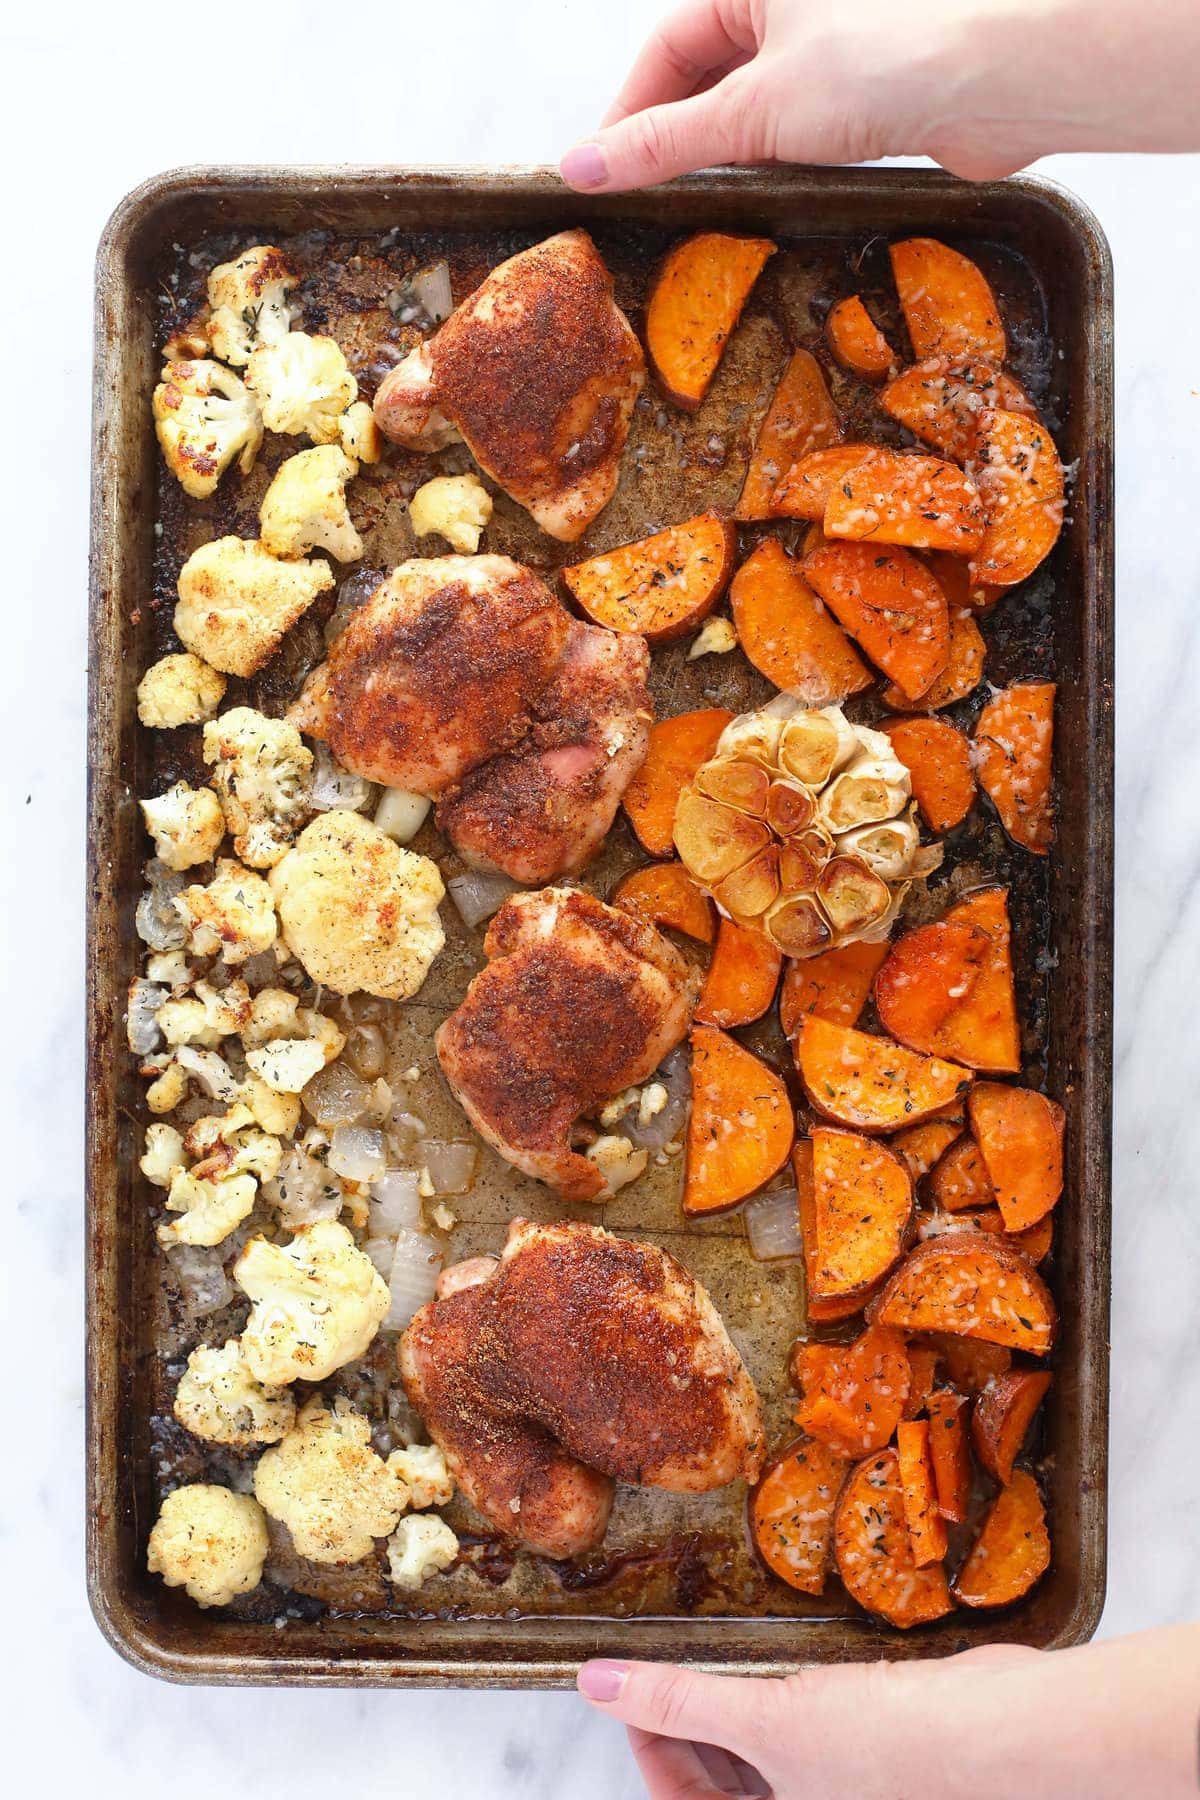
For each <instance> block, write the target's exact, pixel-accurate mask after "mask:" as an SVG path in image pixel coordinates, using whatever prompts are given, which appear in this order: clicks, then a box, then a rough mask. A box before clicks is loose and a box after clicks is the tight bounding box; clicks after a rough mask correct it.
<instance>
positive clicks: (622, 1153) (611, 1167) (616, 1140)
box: [584, 1133, 650, 1200]
mask: <svg viewBox="0 0 1200 1800" xmlns="http://www.w3.org/2000/svg"><path fill="white" fill-rule="evenodd" d="M584 1154H585V1155H586V1156H587V1158H588V1161H589V1162H594V1163H595V1165H596V1167H597V1168H598V1169H599V1171H600V1173H601V1174H602V1175H603V1177H604V1187H603V1188H602V1189H601V1191H600V1193H599V1194H598V1195H597V1199H600V1200H607V1199H608V1198H609V1197H610V1195H612V1194H615V1193H618V1192H619V1191H620V1189H621V1188H623V1187H628V1186H629V1183H630V1182H631V1181H636V1180H637V1178H638V1176H639V1175H641V1174H642V1172H643V1171H644V1169H645V1167H646V1164H647V1163H648V1162H649V1160H650V1152H649V1151H648V1150H640V1149H635V1148H634V1146H633V1145H632V1144H631V1143H630V1141H629V1139H628V1138H627V1137H619V1136H616V1135H615V1134H613V1135H610V1134H609V1133H605V1135H604V1136H603V1137H598V1138H597V1139H596V1141H595V1143H594V1144H590V1145H589V1146H588V1148H587V1150H586V1151H585V1152H584Z"/></svg>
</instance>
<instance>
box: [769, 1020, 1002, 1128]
mask: <svg viewBox="0 0 1200 1800" xmlns="http://www.w3.org/2000/svg"><path fill="white" fill-rule="evenodd" d="M792 1053H793V1055H794V1056H795V1058H796V1067H797V1069H798V1070H799V1072H800V1079H801V1081H802V1082H803V1083H804V1089H805V1092H806V1093H807V1095H808V1097H809V1099H810V1100H811V1101H812V1104H813V1106H814V1107H815V1108H816V1109H817V1111H818V1112H819V1113H821V1114H823V1116H824V1117H825V1118H827V1119H833V1120H836V1122H837V1123H838V1124H839V1125H848V1126H849V1127H850V1129H851V1130H852V1131H865V1132H881V1131H895V1130H897V1129H898V1128H899V1127H900V1126H902V1125H915V1124H917V1123H918V1122H919V1121H920V1120H921V1119H923V1118H927V1117H928V1116H929V1114H930V1113H934V1112H938V1111H940V1109H941V1108H942V1107H943V1106H948V1105H949V1104H950V1102H951V1101H953V1100H957V1099H958V1098H959V1096H960V1095H962V1094H964V1093H965V1092H966V1089H967V1087H968V1085H969V1084H970V1080H971V1075H970V1071H969V1070H967V1069H963V1068H960V1067H959V1066H958V1064H956V1063H949V1062H942V1061H941V1060H940V1059H939V1058H937V1057H933V1056H917V1055H915V1054H914V1052H913V1051H911V1050H905V1049H904V1048H903V1047H902V1046H901V1045H900V1044H897V1043H893V1041H892V1040H891V1038H882V1037H873V1036H871V1035H870V1034H868V1033H867V1032H865V1031H851V1030H850V1029H849V1028H848V1027H846V1026H844V1025H833V1024H831V1023H830V1022H829V1020H828V1019H818V1018H815V1017H814V1016H813V1015H812V1014H811V1013H810V1014H808V1015H807V1016H806V1017H804V1018H802V1019H801V1020H800V1023H799V1025H798V1026H797V1028H796V1035H795V1037H794V1038H793V1040H792Z"/></svg>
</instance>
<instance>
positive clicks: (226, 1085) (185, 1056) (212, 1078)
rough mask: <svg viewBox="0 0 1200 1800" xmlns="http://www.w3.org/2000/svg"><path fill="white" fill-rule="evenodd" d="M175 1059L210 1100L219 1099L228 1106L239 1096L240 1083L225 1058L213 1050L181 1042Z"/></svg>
mask: <svg viewBox="0 0 1200 1800" xmlns="http://www.w3.org/2000/svg"><path fill="white" fill-rule="evenodd" d="M175 1061H176V1062H177V1063H178V1064H179V1066H180V1068H181V1069H182V1070H183V1071H184V1073H185V1074H186V1075H187V1076H188V1077H189V1078H190V1079H191V1080H193V1081H194V1082H195V1083H196V1086H197V1087H198V1088H200V1090H201V1092H202V1093H205V1094H207V1095H208V1097H209V1099H210V1100H219V1101H220V1102H221V1104H222V1105H223V1106H228V1105H231V1104H232V1103H233V1101H235V1100H236V1099H237V1098H238V1097H239V1094H240V1091H241V1083H240V1082H239V1081H238V1080H237V1077H236V1076H235V1075H234V1073H233V1070H232V1069H231V1068H230V1067H229V1064H228V1063H227V1062H226V1061H225V1058H224V1057H223V1056H218V1055H217V1053H216V1051H215V1050H197V1049H196V1048H195V1046H194V1045H192V1044H181V1045H180V1046H179V1049H178V1050H177V1051H176V1052H175Z"/></svg>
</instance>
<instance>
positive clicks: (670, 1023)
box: [435, 888, 698, 1200]
mask: <svg viewBox="0 0 1200 1800" xmlns="http://www.w3.org/2000/svg"><path fill="white" fill-rule="evenodd" d="M484 950H485V951H486V953H487V955H488V957H489V959H490V960H489V962H488V966H487V967H486V968H485V969H482V970H481V971H480V973H479V974H478V975H477V976H476V977H475V979H474V981H472V983H471V985H470V987H469V988H468V989H467V992H466V995H465V997H464V999H463V1001H462V1004H461V1005H460V1006H459V1007H458V1008H457V1009H456V1010H455V1011H454V1012H453V1013H451V1015H450V1017H449V1018H448V1019H447V1020H446V1021H445V1023H444V1024H443V1025H442V1026H441V1027H440V1028H439V1030H438V1033H437V1037H436V1039H435V1042H436V1045H437V1054H438V1061H439V1062H440V1063H441V1066H442V1071H443V1073H444V1074H445V1077H446V1079H447V1081H448V1082H449V1083H450V1086H451V1088H452V1089H453V1090H454V1093H455V1094H456V1095H457V1097H458V1099H459V1101H460V1102H461V1104H462V1107H463V1109H464V1111H465V1112H466V1114H467V1117H468V1118H469V1119H470V1121H471V1123H472V1124H473V1125H474V1126H475V1129H476V1130H477V1131H478V1132H479V1133H480V1134H481V1136H483V1137H484V1138H486V1139H487V1141H488V1143H489V1144H491V1145H493V1146H494V1148H495V1149H497V1150H498V1151H499V1152H500V1154H501V1156H503V1157H505V1158H506V1159H507V1160H508V1161H509V1162H510V1163H512V1164H513V1166H514V1167H515V1168H518V1169H521V1170H523V1171H524V1173H525V1174H527V1175H533V1176H536V1178H537V1179H538V1180H539V1181H544V1182H547V1183H548V1184H549V1185H550V1186H551V1187H554V1188H556V1189H557V1190H558V1192H559V1193H560V1194H561V1195H562V1196H563V1198H564V1199H567V1200H593V1199H595V1198H596V1197H597V1196H598V1195H599V1194H600V1193H601V1192H602V1190H603V1187H604V1177H603V1175H602V1174H601V1172H600V1170H599V1169H598V1168H597V1167H596V1165H595V1163H593V1162H591V1161H589V1159H588V1158H587V1157H586V1156H581V1155H579V1154H578V1153H577V1152H576V1151H575V1150H573V1149H572V1148H571V1128H572V1126H573V1125H574V1123H575V1121H576V1120H577V1119H578V1118H580V1117H581V1116H582V1115H583V1114H585V1113H588V1112H591V1111H594V1110H596V1109H597V1108H598V1107H599V1106H600V1105H601V1104H602V1103H603V1102H604V1101H605V1100H608V1099H611V1098H612V1096H613V1095H614V1094H617V1093H619V1092H620V1091H621V1090H622V1089H623V1088H627V1087H630V1086H632V1085H634V1084H635V1083H637V1082H639V1081H643V1080H645V1078H646V1076H647V1075H649V1074H650V1073H651V1072H652V1071H653V1070H654V1069H656V1068H657V1067H658V1065H659V1063H660V1062H661V1061H662V1060H663V1058H664V1056H666V1055H667V1054H668V1052H669V1051H671V1050H673V1049H674V1048H675V1046H676V1044H678V1043H679V1042H680V1040H681V1039H682V1038H683V1036H684V1033H685V1032H686V1031H687V1028H688V1024H689V1022H690V1019H691V1013H692V1007H693V1006H694V1004H695V1000H696V994H697V990H698V977H697V976H696V975H695V973H694V972H693V971H692V970H691V969H690V968H689V967H688V965H687V963H686V962H685V961H684V959H683V957H682V956H680V954H679V952H678V951H677V950H676V949H675V948H674V946H673V945H671V944H669V943H668V942H667V940H666V939H665V938H664V937H663V936H662V935H661V934H660V933H659V932H657V931H656V930H655V929H654V927H653V926H652V925H648V924H646V923H644V922H643V921H642V920H640V919H636V918H634V917H633V916H632V915H630V914H629V913H624V912H620V911H618V910H617V909H616V908H615V907H611V906H605V905H604V903H603V902H602V901H600V900H597V899H595V898H594V896H593V895H591V894H586V893H583V892H580V891H578V890H575V889H567V888H543V889H542V890H540V891H539V892H537V893H533V894H514V895H513V896H512V897H511V899H509V900H506V901H505V903H504V905H503V906H502V907H501V908H500V911H499V912H498V913H497V914H496V917H495V918H494V919H493V921H492V924H491V928H490V930H489V931H488V934H487V937H486V938H485V939H484Z"/></svg>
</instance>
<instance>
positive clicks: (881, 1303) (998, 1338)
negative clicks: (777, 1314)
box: [868, 1231, 1055, 1356]
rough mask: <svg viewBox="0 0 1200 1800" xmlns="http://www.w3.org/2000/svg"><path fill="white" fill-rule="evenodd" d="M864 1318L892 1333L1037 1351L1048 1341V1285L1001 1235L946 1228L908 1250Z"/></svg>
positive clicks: (1050, 1330) (1046, 1346)
mask: <svg viewBox="0 0 1200 1800" xmlns="http://www.w3.org/2000/svg"><path fill="white" fill-rule="evenodd" d="M868 1317H869V1318H871V1319H872V1320H873V1321H875V1322H876V1323H878V1324H880V1325H894V1326H895V1327H896V1329H897V1330H898V1331H944V1332H949V1333H951V1334H952V1335H954V1336H957V1337H967V1338H981V1339H982V1340H983V1341H984V1342H985V1343H988V1344H1001V1345H1003V1346H1004V1348H1005V1349H1009V1350H1024V1351H1025V1352H1027V1353H1028V1354H1029V1355H1031V1356H1044V1355H1045V1354H1046V1352H1047V1351H1048V1350H1049V1348H1050V1346H1051V1344H1052V1343H1053V1342H1054V1328H1055V1311H1054V1302H1053V1300H1052V1299H1051V1298H1050V1291H1049V1289H1048V1288H1047V1286H1046V1284H1045V1282H1044V1281H1043V1280H1042V1278H1041V1276H1040V1275H1039V1274H1038V1273H1037V1270H1036V1269H1035V1268H1034V1267H1033V1264H1032V1263H1031V1262H1028V1261H1027V1260H1026V1258H1025V1257H1023V1256H1022V1255H1021V1254H1020V1252H1019V1251H1016V1250H1014V1249H1013V1248H1012V1247H1011V1245H1009V1244H1006V1243H1005V1242H1004V1240H1003V1239H1002V1238H995V1237H987V1236H985V1234H984V1233H983V1232H980V1231H953V1232H948V1233H946V1235H945V1236H942V1237H934V1238H927V1239H926V1240H925V1242H924V1243H921V1244H918V1245H917V1247H916V1249H915V1250H910V1251H909V1253H908V1255H907V1256H906V1257H905V1259H904V1261H903V1262H902V1263H901V1265H900V1267H899V1268H898V1269H897V1270H896V1272H895V1274H894V1275H892V1276H890V1277H889V1278H888V1280H887V1281H886V1282H885V1284H884V1287H883V1289H882V1291H881V1293H880V1294H879V1296H878V1297H877V1299H875V1300H873V1301H872V1302H871V1306H870V1308H869V1309H868Z"/></svg>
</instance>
